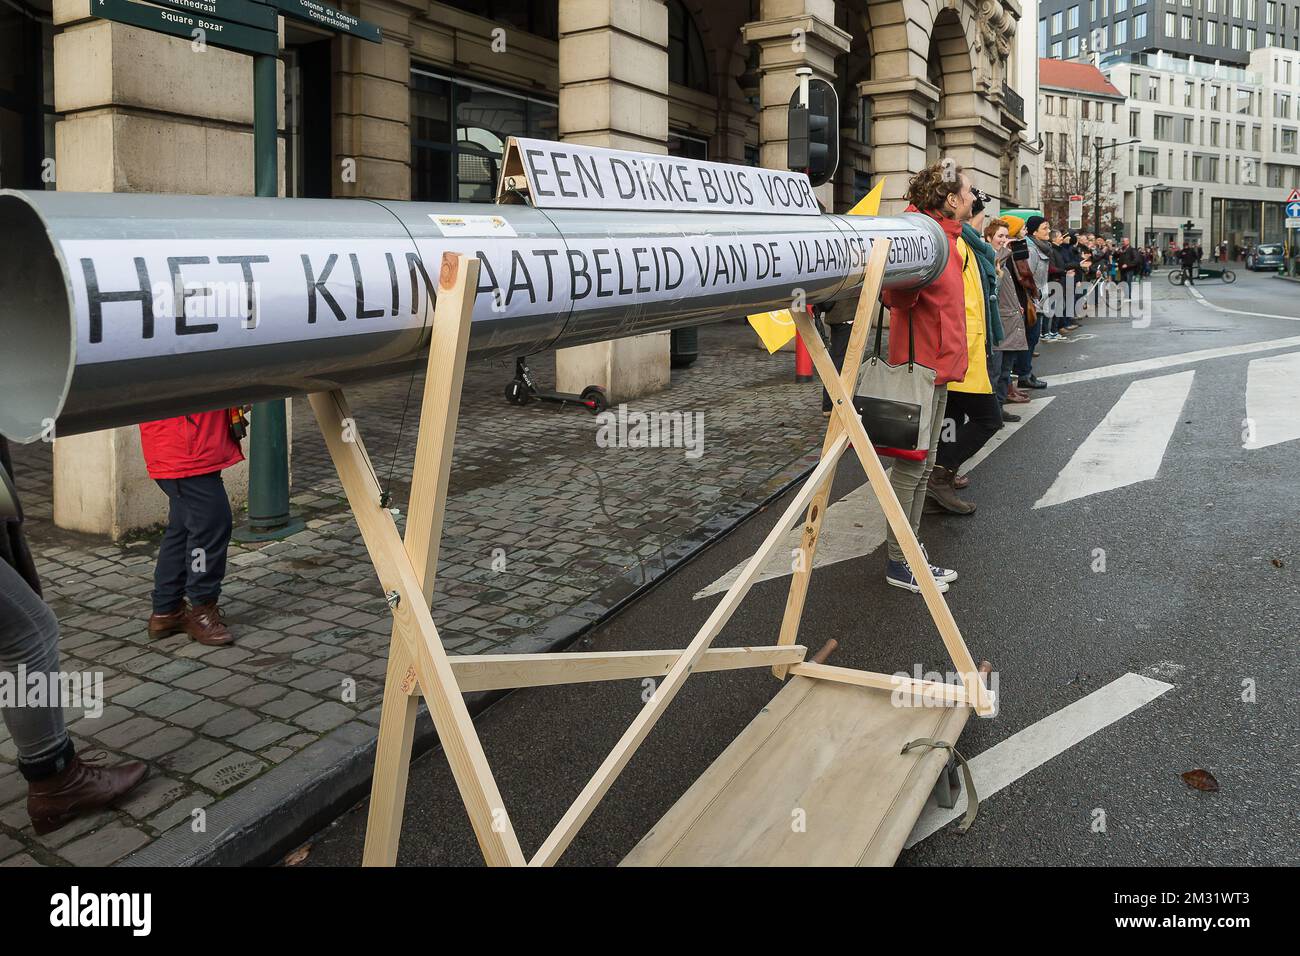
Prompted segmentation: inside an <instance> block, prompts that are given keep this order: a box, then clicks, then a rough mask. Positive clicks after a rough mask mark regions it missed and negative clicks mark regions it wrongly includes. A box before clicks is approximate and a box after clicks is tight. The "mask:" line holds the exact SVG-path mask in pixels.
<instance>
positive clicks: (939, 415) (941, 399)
mask: <svg viewBox="0 0 1300 956" xmlns="http://www.w3.org/2000/svg"><path fill="white" fill-rule="evenodd" d="M947 407H948V386H947V385H939V386H937V387H936V388H935V390H934V414H933V416H932V419H931V421H930V453H929V454H928V455H926V456H925V461H908V460H906V459H904V458H896V459H894V465H893V467H892V468H890V470H889V483H890V485H892V486H893V488H894V494H895V495H897V496H898V503H899V504H900V505H902V506H903V514H905V515H907V516H908V519H909V520H910V521H911V522H912V533H913V534H916V535H917V536H918V537H919V535H920V531H921V512H922V511H923V510H924V509H925V486H926V483H927V482H929V480H930V472H932V471H933V470H934V455H935V451H936V450H937V449H938V447H939V435H940V433H941V432H942V431H943V415H944V411H945V410H946V409H947ZM885 548H886V551H887V552H888V554H889V559H890V560H891V561H904V560H906V559H905V558H904V557H903V549H902V548H900V547H899V546H898V538H897V537H895V536H894V529H893V528H892V527H891V528H888V529H887V530H886V532H885Z"/></svg>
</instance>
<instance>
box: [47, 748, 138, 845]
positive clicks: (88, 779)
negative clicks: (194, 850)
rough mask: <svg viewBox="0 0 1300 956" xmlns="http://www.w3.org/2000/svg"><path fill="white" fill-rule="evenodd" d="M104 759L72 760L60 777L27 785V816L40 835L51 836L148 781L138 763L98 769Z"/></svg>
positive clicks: (79, 758) (128, 762) (58, 774)
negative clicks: (75, 819) (72, 821)
mask: <svg viewBox="0 0 1300 956" xmlns="http://www.w3.org/2000/svg"><path fill="white" fill-rule="evenodd" d="M100 759H102V757H93V756H92V757H86V758H82V757H73V758H72V762H71V763H69V764H68V766H67V767H65V768H64V769H63V771H62V772H61V773H57V774H55V775H54V776H53V777H46V778H45V779H44V780H33V781H31V782H30V783H29V784H28V785H27V815H28V816H29V817H31V820H32V829H34V830H35V831H36V832H37V833H38V834H45V833H52V832H53V831H55V830H57V829H59V827H61V826H63V825H64V824H66V823H68V822H70V821H71V820H72V819H73V818H74V817H77V816H80V815H81V814H83V813H87V812H89V811H91V810H98V809H99V808H100V807H106V806H108V805H109V804H110V803H112V802H113V801H114V800H117V799H118V798H119V797H121V796H124V795H125V794H127V793H129V792H130V791H131V790H133V789H135V787H136V785H137V784H138V783H139V782H140V781H141V780H143V779H144V778H145V774H147V773H148V772H149V768H148V767H147V766H146V765H145V764H144V763H142V762H141V761H139V760H129V761H127V762H126V763H124V764H119V765H118V766H116V767H102V766H99V760H100Z"/></svg>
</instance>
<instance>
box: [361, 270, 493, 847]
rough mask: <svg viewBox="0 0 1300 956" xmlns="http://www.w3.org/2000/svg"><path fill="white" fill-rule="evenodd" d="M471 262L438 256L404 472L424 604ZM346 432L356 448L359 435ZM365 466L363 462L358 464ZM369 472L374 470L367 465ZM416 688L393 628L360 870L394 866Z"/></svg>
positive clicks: (472, 278) (461, 372)
mask: <svg viewBox="0 0 1300 956" xmlns="http://www.w3.org/2000/svg"><path fill="white" fill-rule="evenodd" d="M478 270H479V261H478V259H477V257H475V258H472V259H467V258H466V257H464V256H456V255H454V254H452V253H444V254H443V257H442V263H441V268H440V270H439V273H438V294H437V299H436V303H435V305H434V309H433V320H432V322H431V325H430V340H429V358H428V362H427V363H426V366H425V378H424V396H423V399H422V401H421V403H420V419H419V424H418V431H417V437H416V444H415V465H414V468H413V469H412V472H411V496H410V503H409V504H408V506H407V515H406V535H405V538H404V540H403V545H404V547H405V549H406V553H407V554H408V555H409V556H410V559H411V564H412V565H413V566H414V568H415V573H416V575H417V577H419V579H420V585H421V593H422V594H423V595H424V606H425V607H428V606H429V602H430V601H432V600H433V591H434V584H435V580H434V579H435V577H436V574H437V570H438V548H439V545H440V543H441V541H442V524H443V505H444V503H445V501H446V498H447V482H448V480H449V478H450V475H451V457H452V448H453V446H454V445H455V443H456V423H457V420H458V418H459V415H460V392H461V387H462V386H463V385H464V381H465V357H466V355H467V354H468V352H469V335H470V321H471V318H472V316H473V312H474V297H475V291H474V290H475V289H476V287H477V283H478ZM353 433H354V434H356V436H357V443H358V444H360V436H359V434H357V433H356V429H355V424H354V428H353ZM366 464H367V466H369V461H368V460H367V462H366ZM369 470H370V471H371V472H372V473H373V472H374V469H373V468H369ZM417 686H418V682H417V681H416V679H415V667H414V664H413V662H412V659H411V654H410V653H409V652H408V651H407V648H406V642H405V640H404V639H403V638H402V635H401V634H399V633H398V628H397V624H396V622H394V624H393V634H392V639H391V641H390V642H389V646H388V668H387V672H386V673H385V676H384V698H383V707H382V710H381V711H380V716H379V742H378V744H377V746H376V749H375V772H374V777H373V778H372V780H371V785H370V809H369V815H368V817H367V821H366V844H365V850H364V851H363V853H362V866H394V865H395V864H396V863H397V844H398V841H399V839H400V838H401V832H402V812H403V810H404V809H405V806H406V781H407V770H408V768H409V767H410V765H411V747H412V743H413V741H414V739H415V718H416V713H417V710H418V708H419V699H418V698H417V697H415V696H413V695H412V694H411V691H412V690H413V689H414V688H415V687H417Z"/></svg>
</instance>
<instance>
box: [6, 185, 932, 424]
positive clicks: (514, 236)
mask: <svg viewBox="0 0 1300 956" xmlns="http://www.w3.org/2000/svg"><path fill="white" fill-rule="evenodd" d="M879 236H888V237H890V238H891V239H893V240H894V245H893V247H892V249H891V252H890V261H889V265H888V267H887V271H886V275H885V285H886V286H888V287H892V288H907V287H915V286H919V285H924V284H926V283H928V282H930V281H932V280H933V279H934V278H935V277H936V276H937V275H938V274H939V273H940V272H941V271H942V269H943V267H944V264H945V262H946V257H947V243H946V242H944V241H943V236H942V233H941V231H940V230H939V228H938V226H937V225H936V224H935V223H934V222H933V221H932V220H930V219H929V218H928V217H925V216H918V215H903V216H898V217H892V218H888V217H866V216H861V217H859V216H853V217H845V216H786V215H766V214H740V213H737V214H724V213H674V212H668V213H655V212H627V211H617V212H615V211H608V210H569V209H566V210H552V211H549V212H544V211H542V210H539V209H534V208H531V207H528V206H522V205H472V206H471V205H450V204H432V203H414V202H380V201H376V200H317V199H252V198H224V197H210V196H153V195H138V194H137V195H133V194H112V193H59V192H21V191H12V190H4V191H0V434H3V435H5V436H6V437H8V438H10V439H13V440H15V441H20V442H22V441H32V440H34V439H36V438H38V437H41V436H42V434H44V435H45V436H46V437H48V436H49V434H50V433H51V424H52V423H53V432H55V433H57V434H60V435H67V434H75V433H77V432H84V431H92V430H95V429H100V428H108V427H112V426H117V425H125V424H131V423H133V422H139V421H148V420H150V419H154V418H163V417H168V416H172V415H181V414H187V413H190V412H196V411H202V410H205V409H210V408H220V407H222V406H225V405H235V404H242V403H246V402H253V401H264V400H268V399H274V398H281V397H284V396H287V395H293V394H299V393H303V392H310V391H317V390H320V389H327V388H335V387H339V386H342V385H346V384H349V383H352V382H357V381H363V380H366V379H373V378H379V377H381V376H384V375H389V374H392V373H395V372H400V371H403V370H409V369H411V368H412V367H414V366H415V363H417V362H419V361H420V355H421V352H422V351H423V350H424V349H425V348H426V347H427V345H428V339H429V332H428V328H427V322H428V320H429V318H430V317H431V316H432V314H433V312H432V306H431V296H432V293H433V288H434V286H436V282H437V275H438V263H439V261H440V259H441V254H442V253H443V252H444V251H455V252H463V253H465V254H467V255H474V254H476V255H478V257H479V258H480V260H481V261H482V263H483V265H482V268H481V271H480V281H479V294H478V297H477V299H476V302H475V307H474V321H473V325H472V327H471V328H472V336H471V345H470V348H471V352H472V354H473V355H474V356H477V357H486V356H509V355H524V354H529V353H533V352H538V351H541V350H543V349H549V348H555V347H557V346H568V345H580V344H583V343H588V342H597V341H601V340H605V339H614V338H621V337H624V336H629V335H636V334H639V333H643V332H655V331H661V330H664V329H671V328H674V327H676V326H683V325H698V324H703V323H706V322H715V321H720V320H722V319H727V318H733V317H736V316H743V315H746V314H751V313H754V312H760V311H764V310H768V309H780V308H785V307H787V306H789V305H790V304H791V300H792V298H794V297H795V296H796V295H797V290H802V291H803V295H804V297H805V298H806V300H807V301H808V302H814V303H816V302H823V301H826V300H830V299H834V298H837V297H839V296H843V295H848V294H849V293H851V292H852V291H853V289H855V288H856V287H857V286H858V285H860V283H861V277H862V268H863V264H864V262H865V258H866V254H867V252H868V251H869V249H870V243H871V241H872V240H873V239H874V238H876V237H879ZM430 280H432V284H431V283H430ZM56 420H57V421H56Z"/></svg>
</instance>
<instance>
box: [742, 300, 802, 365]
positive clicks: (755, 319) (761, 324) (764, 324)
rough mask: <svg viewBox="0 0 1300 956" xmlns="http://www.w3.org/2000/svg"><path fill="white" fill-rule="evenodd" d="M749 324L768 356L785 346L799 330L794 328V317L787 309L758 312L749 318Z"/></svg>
mask: <svg viewBox="0 0 1300 956" xmlns="http://www.w3.org/2000/svg"><path fill="white" fill-rule="evenodd" d="M749 324H750V325H752V326H753V327H754V331H755V332H757V333H758V337H759V338H760V339H762V340H763V344H764V345H765V346H767V351H768V354H771V353H772V352H775V351H776V350H777V349H779V348H780V347H781V346H783V345H785V343H786V342H789V341H790V340H791V339H792V338H794V337H795V333H797V332H798V331H799V330H798V329H796V328H795V327H794V317H793V316H791V315H790V310H789V309H777V310H776V311H774V312H758V313H756V314H754V315H751V316H749Z"/></svg>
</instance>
